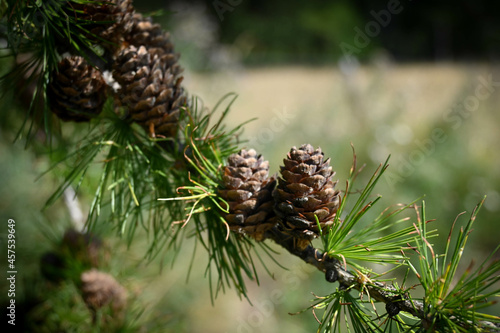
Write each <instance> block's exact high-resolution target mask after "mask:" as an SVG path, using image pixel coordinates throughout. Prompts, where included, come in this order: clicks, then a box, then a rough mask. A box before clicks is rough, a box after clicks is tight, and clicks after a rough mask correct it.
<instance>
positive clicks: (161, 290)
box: [0, 0, 500, 333]
mask: <svg viewBox="0 0 500 333" xmlns="http://www.w3.org/2000/svg"><path fill="white" fill-rule="evenodd" d="M135 6H136V8H138V9H139V10H141V11H143V12H149V13H151V14H153V15H155V21H156V22H159V23H161V24H162V26H163V27H165V28H166V29H169V30H170V31H171V34H172V38H173V41H174V43H175V45H176V49H177V51H178V52H180V53H181V64H182V65H183V67H184V68H185V75H184V76H185V81H184V85H185V87H186V88H187V90H188V91H189V93H190V94H193V95H197V96H199V98H200V99H201V100H202V101H203V102H204V104H205V105H206V106H207V107H209V108H211V107H213V106H215V104H216V103H217V101H219V100H220V99H221V98H222V97H223V96H224V95H225V94H226V93H229V92H234V93H236V94H238V95H239V97H238V99H237V100H236V102H235V103H234V104H233V107H232V112H231V114H230V115H229V118H228V126H229V127H234V126H237V125H238V124H240V123H242V122H244V121H246V120H249V119H252V118H257V119H256V120H254V121H252V122H250V123H249V124H247V125H246V126H245V131H244V133H243V134H242V136H241V139H242V144H241V146H242V147H247V148H255V149H257V150H258V151H259V152H260V153H262V154H263V155H264V157H265V158H266V159H268V160H269V161H270V163H271V170H272V172H277V171H278V170H279V165H280V163H281V161H282V159H283V158H284V156H285V155H286V153H287V152H288V151H289V149H290V147H292V146H299V145H301V144H303V143H311V144H313V145H314V146H320V147H321V148H322V150H323V151H324V152H325V155H326V156H328V157H331V158H332V164H333V166H334V168H335V170H337V175H336V178H337V179H338V180H339V184H338V186H339V188H341V189H342V188H343V186H344V183H345V179H346V177H347V175H348V172H349V168H350V165H351V162H352V149H351V143H352V145H353V146H354V148H355V150H356V154H357V157H358V163H359V165H361V164H366V168H365V171H364V173H363V174H362V176H361V178H360V182H359V184H358V185H359V186H362V185H363V182H364V181H366V179H367V178H368V177H369V176H370V175H371V173H372V172H373V171H374V170H375V169H376V167H377V166H378V165H379V164H380V163H383V162H384V161H385V160H386V158H387V157H388V156H389V155H391V158H390V167H389V169H388V171H387V173H386V174H385V176H384V177H383V178H382V180H381V182H380V183H379V185H378V187H377V189H376V192H377V193H379V194H380V195H382V196H383V199H382V202H381V203H380V204H379V210H378V212H380V211H382V210H383V209H384V208H385V207H387V206H390V205H394V204H398V203H408V202H411V201H413V200H415V199H418V198H420V197H423V196H424V197H423V200H425V202H426V206H427V217H428V218H430V219H435V220H436V221H434V222H432V225H433V226H434V227H435V228H436V229H438V230H439V233H440V234H441V235H442V236H443V237H442V238H439V239H440V240H441V241H443V242H444V239H445V237H444V236H445V235H447V233H448V231H449V228H450V226H451V224H452V223H453V221H454V219H455V217H456V216H457V215H458V214H459V213H461V212H463V211H467V212H469V213H470V212H471V211H472V209H473V208H474V206H475V205H476V204H477V203H478V202H479V201H480V200H481V199H482V198H483V197H484V196H485V195H486V196H487V199H486V202H485V204H484V207H483V209H482V210H481V212H480V214H479V217H478V220H477V223H476V226H475V228H474V229H475V230H474V232H473V234H472V235H471V241H470V244H469V252H468V254H467V255H466V257H465V258H464V265H468V264H469V262H470V261H471V260H472V259H476V262H477V261H479V260H480V258H484V257H486V256H487V255H488V254H489V253H490V252H491V251H492V250H493V249H494V248H495V247H496V246H497V245H498V244H499V239H500V232H499V227H498V226H499V223H500V221H499V219H498V214H499V213H500V192H499V191H500V172H499V170H500V130H499V126H500V112H499V111H500V110H499V109H498V105H499V103H500V66H499V62H498V61H499V60H500V58H499V56H500V3H499V2H498V1H493V0H490V1H467V0H463V1H453V2H452V1H440V2H439V3H432V2H423V1H410V0H406V1H403V0H402V1H395V0H388V1H329V2H326V1H298V0H292V1H284V0H280V1H260V0H259V1H243V0H240V1H229V0H220V1H212V0H210V1H208V0H207V1H177V2H171V1H168V2H167V1H160V0H157V1H152V0H142V1H140V2H139V1H138V2H137V3H135ZM0 108H1V111H2V114H3V115H2V119H3V120H5V119H7V118H9V117H11V116H9V113H10V112H12V111H13V110H16V108H20V106H19V105H16V104H8V105H7V104H6V103H3V105H2V106H1V107H0ZM4 123H5V124H6V123H9V124H12V122H6V121H5V122H4ZM15 130H16V129H15V128H5V126H2V130H1V132H0V136H1V139H2V141H1V144H0V167H1V170H2V171H1V172H0V179H1V187H0V212H1V218H2V220H3V221H6V220H7V219H8V218H15V219H16V221H17V222H18V224H17V226H18V229H17V232H18V246H19V247H18V256H19V257H18V261H17V265H18V267H19V271H20V275H18V281H19V282H18V283H19V291H20V295H28V294H29V292H30V291H29V290H30V288H36V286H37V283H33V282H32V277H33V276H37V275H39V269H40V267H39V263H38V259H37V258H39V256H40V255H41V254H42V253H43V252H44V251H46V250H47V249H49V248H50V246H51V243H50V242H48V241H47V239H56V238H57V235H59V236H60V234H62V232H63V230H64V228H65V227H67V226H68V225H69V224H70V222H69V220H70V218H69V213H68V211H67V208H66V206H65V205H64V203H63V202H60V203H58V204H56V205H55V206H53V207H51V208H50V209H47V210H44V211H42V208H43V205H44V203H45V201H46V200H47V198H48V197H49V196H50V194H51V193H52V192H53V191H54V189H55V188H56V186H57V184H58V182H57V180H56V179H54V178H51V177H46V176H44V177H40V175H41V174H42V173H43V172H44V171H45V170H46V169H47V168H48V166H49V165H50V164H51V162H52V160H51V159H52V158H53V157H50V156H49V155H48V154H41V153H37V154H35V153H33V150H32V149H29V148H28V149H25V148H24V142H23V141H22V140H19V141H17V142H13V140H12V139H13V137H14V135H13V133H15ZM245 140H246V141H245ZM96 175H97V174H96ZM90 182H91V181H90ZM90 198H91V193H90V191H89V193H87V194H86V193H83V194H82V198H81V202H80V203H81V205H82V211H84V212H85V210H86V209H88V206H89V204H90V203H89V199H90ZM375 210H376V209H375ZM460 221H462V222H465V221H466V218H465V217H462V219H461V220H459V222H460ZM3 233H4V231H2V234H3ZM138 237H140V235H138ZM2 241H3V239H2ZM145 242H146V237H145V236H144V240H142V239H141V240H139V241H138V242H137V243H136V244H133V245H132V246H131V247H130V248H127V246H126V244H123V243H122V242H120V240H115V241H114V243H113V246H114V251H115V252H116V253H118V252H119V253H120V256H119V258H117V259H116V262H115V263H114V265H115V267H116V268H115V270H116V272H117V274H118V277H119V278H120V277H122V280H124V281H125V283H126V284H127V285H128V286H131V287H132V288H133V289H134V290H135V292H136V295H137V297H138V298H141V299H142V300H144V304H148V305H147V307H146V308H145V311H144V314H143V316H146V317H147V318H149V319H150V320H151V322H152V323H153V322H156V323H159V324H158V325H166V326H161V327H164V329H165V331H176V332H238V333H239V332H245V333H246V332H314V331H315V329H316V327H317V323H316V321H315V319H314V318H313V316H312V314H311V313H310V312H306V313H304V314H300V315H294V316H291V315H289V313H295V312H297V311H300V310H302V309H304V308H306V307H307V306H309V305H310V303H309V300H310V299H313V295H312V294H311V293H314V294H315V295H324V294H326V293H328V292H329V291H331V288H332V286H331V285H328V284H327V283H326V282H324V277H323V276H322V274H319V273H318V272H317V271H315V270H314V269H312V268H310V267H307V265H305V264H303V263H302V262H301V261H300V260H298V259H295V258H291V256H289V255H287V254H286V253H282V254H280V255H278V256H276V258H277V260H278V261H279V262H280V263H281V264H282V265H284V266H285V267H287V268H288V270H284V269H282V268H280V267H278V266H277V265H275V264H273V263H272V262H270V261H269V269H270V270H271V272H272V273H273V276H269V275H267V274H266V272H265V270H264V269H261V271H260V273H261V274H260V285H259V286H258V285H257V284H255V283H254V282H249V295H250V301H251V303H252V304H253V305H252V304H250V302H249V301H247V300H244V299H243V300H241V299H239V298H238V297H237V296H236V294H235V293H234V292H233V291H232V290H229V291H227V292H226V293H225V294H222V295H220V296H219V297H218V298H217V299H216V301H215V302H214V304H211V302H210V295H209V290H208V282H207V281H206V279H205V277H204V274H203V272H204V268H205V264H206V259H205V257H204V256H203V253H200V255H199V256H198V257H197V260H198V261H196V264H195V266H194V269H193V271H192V273H191V276H190V279H189V281H187V282H186V274H187V271H188V266H189V260H177V262H176V264H175V266H174V267H173V268H171V267H163V268H162V269H160V265H159V264H158V263H160V262H163V261H162V260H163V259H164V258H165V257H168V256H169V254H168V253H165V254H162V256H160V258H158V259H157V260H156V261H154V262H153V263H151V264H149V265H147V264H146V263H145V262H143V261H142V260H141V258H142V255H143V254H144V253H143V252H144V249H145V245H144V243H145ZM436 242H437V243H436V247H437V248H439V247H440V246H441V245H442V244H439V241H436ZM186 243H187V244H186V251H187V252H189V251H191V249H192V247H191V246H190V245H191V244H190V241H189V240H187V241H186ZM1 251H2V252H0V253H4V251H5V250H4V246H2V249H1ZM187 257H189V255H187ZM1 265H4V263H3V262H2V264H1ZM1 267H3V266H1ZM261 268H262V267H261ZM123 270H125V272H124V271H123ZM23 281H24V282H23ZM28 281H29V282H28ZM2 286H3V285H2ZM2 290H3V289H2ZM20 297H22V296H20ZM490 311H499V308H498V307H496V308H493V309H492V310H490ZM497 313H498V312H497ZM151 325H152V326H154V324H151ZM152 326H151V327H152Z"/></svg>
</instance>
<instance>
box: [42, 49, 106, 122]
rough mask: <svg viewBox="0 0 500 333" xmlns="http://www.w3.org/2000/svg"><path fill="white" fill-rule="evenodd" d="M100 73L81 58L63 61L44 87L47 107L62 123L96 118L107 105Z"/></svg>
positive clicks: (74, 57)
mask: <svg viewBox="0 0 500 333" xmlns="http://www.w3.org/2000/svg"><path fill="white" fill-rule="evenodd" d="M106 90H107V85H106V82H105V81H104V79H103V77H102V74H101V72H100V71H99V70H98V69H96V68H94V67H92V66H91V65H90V64H88V63H87V61H86V60H85V59H84V58H83V57H80V56H71V57H67V58H64V59H63V60H61V61H60V62H59V64H58V70H57V72H54V73H52V75H51V79H50V82H49V85H48V88H47V95H48V99H49V106H50V109H51V111H52V112H54V113H55V114H56V115H57V116H58V117H59V118H60V119H62V120H64V121H76V122H83V121H89V120H90V119H92V118H94V117H96V116H98V115H99V114H100V113H101V111H102V108H103V106H104V103H105V102H106Z"/></svg>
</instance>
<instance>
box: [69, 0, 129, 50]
mask: <svg viewBox="0 0 500 333" xmlns="http://www.w3.org/2000/svg"><path fill="white" fill-rule="evenodd" d="M68 4H69V2H68ZM67 11H68V12H69V13H68V14H69V15H73V16H76V17H77V18H78V19H79V20H81V21H88V23H87V24H85V26H84V27H85V29H86V30H88V31H89V34H88V36H87V37H88V38H90V39H92V40H95V41H96V42H99V43H100V44H102V46H104V47H106V48H107V49H109V50H111V51H112V53H115V51H117V50H119V49H121V47H122V44H123V42H124V36H125V35H127V34H128V33H130V30H127V29H131V26H130V21H131V20H132V17H133V15H134V7H133V6H132V0H107V1H101V3H85V4H80V3H75V2H71V3H70V5H69V6H68V8H67ZM103 39H104V40H106V41H108V42H109V43H102V40H103Z"/></svg>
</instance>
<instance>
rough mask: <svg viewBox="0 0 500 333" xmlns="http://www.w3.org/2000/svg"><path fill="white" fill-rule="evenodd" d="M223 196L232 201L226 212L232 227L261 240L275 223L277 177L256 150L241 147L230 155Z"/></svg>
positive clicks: (229, 201)
mask: <svg viewBox="0 0 500 333" xmlns="http://www.w3.org/2000/svg"><path fill="white" fill-rule="evenodd" d="M222 181H223V187H222V189H220V190H219V194H220V196H221V197H222V198H223V199H224V200H226V201H227V203H228V204H229V213H228V214H224V218H225V220H226V222H227V223H228V224H229V228H230V229H231V230H232V231H234V232H237V233H240V234H246V235H249V236H251V237H253V238H254V239H256V240H258V241H260V240H263V239H264V233H265V232H266V231H267V230H269V229H271V228H272V227H273V226H274V225H275V224H276V222H275V219H274V218H273V216H274V213H273V205H274V201H273V198H272V190H273V188H274V187H275V185H276V179H275V178H274V177H269V162H268V161H264V159H263V158H262V156H260V155H257V153H256V152H255V150H253V149H250V150H248V151H246V150H241V151H240V152H239V153H238V154H233V155H231V156H229V159H228V165H227V166H226V167H225V168H224V174H223V176H222Z"/></svg>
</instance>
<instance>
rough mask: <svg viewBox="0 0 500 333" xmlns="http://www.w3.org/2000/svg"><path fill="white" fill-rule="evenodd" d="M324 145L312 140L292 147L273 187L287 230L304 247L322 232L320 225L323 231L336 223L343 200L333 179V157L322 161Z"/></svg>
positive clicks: (282, 221)
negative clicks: (315, 145)
mask: <svg viewBox="0 0 500 333" xmlns="http://www.w3.org/2000/svg"><path fill="white" fill-rule="evenodd" d="M323 158H324V154H323V153H322V152H321V149H320V148H318V149H316V150H315V149H314V147H313V146H311V145H309V144H305V145H302V146H301V147H300V148H298V149H297V148H296V147H293V148H292V149H291V150H290V152H289V153H288V156H287V158H285V159H284V160H283V162H284V164H285V165H284V166H282V167H281V171H280V172H281V178H279V179H278V186H277V187H276V189H275V190H274V191H273V196H274V199H275V206H274V211H275V213H276V215H277V216H278V217H280V221H281V226H282V228H283V230H284V231H285V232H286V233H289V234H290V235H292V236H293V237H295V238H296V239H297V246H298V247H299V248H301V249H303V248H305V247H306V246H307V245H309V243H310V242H311V240H312V239H313V238H315V237H318V235H319V231H320V230H319V227H318V224H317V222H316V218H317V219H318V221H319V225H320V227H321V229H322V230H323V232H326V231H327V230H328V228H326V227H327V226H329V225H331V224H332V223H333V219H334V217H335V213H336V212H337V209H338V207H339V204H340V195H339V191H338V190H335V185H336V183H337V182H332V180H331V179H332V177H333V175H334V174H335V173H334V172H333V171H332V167H331V166H330V159H327V160H326V161H323Z"/></svg>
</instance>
